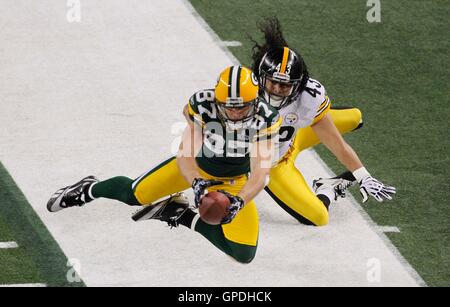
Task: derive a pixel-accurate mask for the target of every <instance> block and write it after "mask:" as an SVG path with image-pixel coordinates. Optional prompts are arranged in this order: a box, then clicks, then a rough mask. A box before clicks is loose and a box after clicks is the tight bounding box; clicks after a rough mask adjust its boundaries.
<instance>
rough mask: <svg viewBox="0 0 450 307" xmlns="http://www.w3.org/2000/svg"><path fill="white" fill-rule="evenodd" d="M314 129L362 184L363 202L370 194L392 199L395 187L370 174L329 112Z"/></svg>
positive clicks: (374, 196)
mask: <svg viewBox="0 0 450 307" xmlns="http://www.w3.org/2000/svg"><path fill="white" fill-rule="evenodd" d="M312 129H313V130H314V132H315V133H316V134H317V137H318V138H319V139H320V141H321V142H322V143H323V144H324V145H325V146H326V147H327V148H328V149H329V150H330V151H331V152H332V153H333V155H334V156H335V157H336V158H337V159H338V160H339V161H340V162H341V163H342V164H343V165H344V166H345V167H346V168H347V169H348V170H349V171H351V172H352V173H353V176H354V177H355V178H356V181H357V182H358V184H359V186H360V192H361V195H362V197H363V202H366V201H367V200H368V196H369V195H370V196H372V197H373V198H374V199H376V200H377V201H378V202H382V201H383V200H385V199H388V200H391V199H392V195H393V194H395V193H396V190H395V188H394V187H391V186H387V185H385V184H383V183H382V182H381V181H379V180H377V179H375V178H374V177H372V176H371V175H370V174H369V172H368V171H367V170H366V168H365V167H364V165H363V164H362V162H361V160H360V159H359V157H358V155H357V154H356V152H355V151H354V150H353V148H352V147H351V146H350V145H349V144H348V143H347V142H346V141H345V140H344V138H343V137H342V135H341V134H340V132H339V130H338V129H337V128H336V126H335V125H334V122H333V120H332V119H331V117H330V115H329V114H327V115H326V116H325V117H324V118H323V119H322V120H320V121H319V122H318V123H316V124H315V125H313V126H312Z"/></svg>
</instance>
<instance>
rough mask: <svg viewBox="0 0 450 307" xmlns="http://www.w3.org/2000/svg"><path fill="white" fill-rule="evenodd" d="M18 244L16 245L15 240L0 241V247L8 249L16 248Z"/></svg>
mask: <svg viewBox="0 0 450 307" xmlns="http://www.w3.org/2000/svg"><path fill="white" fill-rule="evenodd" d="M18 247H19V245H17V243H16V242H12V241H11V242H0V249H9V248H18Z"/></svg>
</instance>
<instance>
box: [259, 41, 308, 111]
mask: <svg viewBox="0 0 450 307" xmlns="http://www.w3.org/2000/svg"><path fill="white" fill-rule="evenodd" d="M258 70H259V71H258V74H259V83H260V86H261V87H262V89H263V91H264V97H265V98H266V100H267V102H268V103H269V104H270V105H272V106H273V107H275V108H277V109H281V108H283V107H285V106H287V105H289V104H290V103H291V102H292V101H293V100H294V98H295V97H297V95H298V94H299V92H300V85H301V83H302V80H303V78H304V74H303V71H306V67H305V63H304V61H303V59H302V58H300V57H299V56H298V55H297V54H296V53H295V52H294V51H293V50H292V49H289V48H288V47H279V48H272V49H270V50H269V51H267V52H266V53H265V54H264V56H263V58H262V59H261V63H260V64H259V69H258ZM267 79H270V80H271V81H274V82H277V83H280V85H281V86H286V87H287V88H289V86H290V91H289V92H288V94H287V95H285V96H278V95H275V94H273V93H269V92H268V91H267V87H266V82H267Z"/></svg>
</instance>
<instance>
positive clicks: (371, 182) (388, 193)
mask: <svg viewBox="0 0 450 307" xmlns="http://www.w3.org/2000/svg"><path fill="white" fill-rule="evenodd" d="M353 175H354V176H355V178H356V180H357V181H358V183H359V191H360V193H361V195H362V197H363V200H362V201H363V203H365V202H366V201H367V200H368V199H369V195H370V196H372V197H373V198H375V199H376V200H377V201H378V202H382V201H383V200H385V199H388V200H391V199H392V195H393V194H395V193H396V189H395V187H391V186H387V185H385V184H383V183H382V182H380V181H378V180H377V179H375V178H373V177H372V176H371V175H370V174H369V173H368V172H367V170H366V169H365V168H364V167H362V168H360V169H357V170H356V171H354V172H353Z"/></svg>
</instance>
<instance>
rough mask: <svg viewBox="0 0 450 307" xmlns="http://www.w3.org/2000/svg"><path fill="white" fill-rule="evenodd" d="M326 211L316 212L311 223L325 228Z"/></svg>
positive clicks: (326, 220) (326, 221) (326, 222)
mask: <svg viewBox="0 0 450 307" xmlns="http://www.w3.org/2000/svg"><path fill="white" fill-rule="evenodd" d="M328 218H329V215H328V211H326V210H323V211H321V212H320V213H319V212H318V213H317V214H316V215H315V216H314V218H313V219H312V222H313V223H314V225H315V226H325V225H328Z"/></svg>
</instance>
